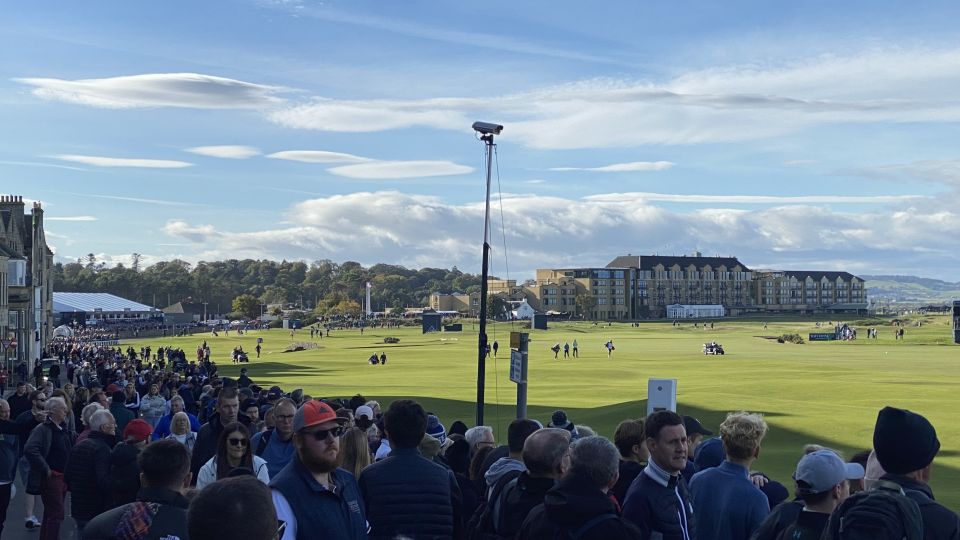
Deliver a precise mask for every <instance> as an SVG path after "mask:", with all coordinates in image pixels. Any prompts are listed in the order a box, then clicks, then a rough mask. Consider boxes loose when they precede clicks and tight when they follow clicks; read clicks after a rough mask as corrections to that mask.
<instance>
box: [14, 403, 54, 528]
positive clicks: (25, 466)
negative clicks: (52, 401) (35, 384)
mask: <svg viewBox="0 0 960 540" xmlns="http://www.w3.org/2000/svg"><path fill="white" fill-rule="evenodd" d="M29 398H30V410H27V411H24V412H22V413H20V415H19V416H17V417H16V419H15V420H14V423H16V424H17V431H18V433H19V437H20V463H19V467H20V479H21V480H22V481H23V483H24V486H25V489H24V491H26V492H27V493H26V495H24V497H23V502H24V507H25V510H26V513H25V515H26V521H25V523H24V525H25V526H26V527H27V528H28V529H36V528H38V527H40V520H39V519H37V516H36V515H34V508H35V507H36V503H37V496H38V495H40V489H41V484H40V481H39V480H40V477H39V476H34V475H32V474H30V460H29V459H27V456H26V455H25V454H24V450H25V448H26V445H27V440H28V438H29V436H30V434H31V433H33V430H34V428H36V427H37V426H38V425H40V424H42V423H43V422H44V421H45V420H46V418H47V412H46V410H45V405H46V402H47V395H46V394H44V393H43V392H42V391H40V390H34V391H32V392H30V396H29ZM31 479H34V480H35V481H34V482H33V483H32V484H31V481H30V480H31Z"/></svg>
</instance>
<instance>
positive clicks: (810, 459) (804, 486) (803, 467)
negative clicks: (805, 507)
mask: <svg viewBox="0 0 960 540" xmlns="http://www.w3.org/2000/svg"><path fill="white" fill-rule="evenodd" d="M863 474H864V471H863V467H862V466H861V465H860V464H859V463H844V462H843V460H842V459H840V456H838V455H837V454H836V453H835V452H833V451H831V450H817V451H816V452H811V453H809V454H807V455H805V456H803V458H802V459H801V460H800V463H798V464H797V472H795V473H794V474H793V479H794V480H796V481H797V493H799V494H801V495H813V494H815V493H823V492H824V491H829V490H831V489H833V487H834V486H836V485H837V484H839V483H840V482H843V481H844V480H859V479H861V478H863Z"/></svg>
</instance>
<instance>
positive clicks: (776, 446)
mask: <svg viewBox="0 0 960 540" xmlns="http://www.w3.org/2000/svg"><path fill="white" fill-rule="evenodd" d="M901 320H902V321H903V322H904V334H905V335H904V339H903V340H896V339H895V337H894V328H895V327H894V326H892V325H891V322H890V320H889V319H869V320H847V321H846V322H847V323H849V324H850V326H852V327H854V328H856V329H857V330H858V334H859V336H860V337H859V339H857V340H854V341H829V342H819V341H818V342H809V341H807V342H805V343H802V344H794V343H778V341H777V339H776V338H777V337H779V336H781V335H783V334H793V333H796V334H800V335H801V336H802V337H803V338H804V340H806V339H807V336H808V334H809V333H811V332H821V331H830V332H832V325H831V324H830V323H829V322H828V321H827V320H826V319H823V320H822V322H823V325H824V327H823V328H822V329H818V328H816V327H815V322H814V321H813V320H799V319H790V320H775V319H766V320H717V321H714V322H713V328H712V329H711V328H709V327H708V328H704V326H703V324H702V323H701V324H698V325H697V327H694V323H693V322H690V323H687V322H684V323H682V324H681V325H680V326H674V325H673V324H672V323H671V322H670V321H664V322H644V323H641V324H640V325H639V327H634V326H632V325H631V324H629V323H613V324H612V325H608V323H597V324H594V323H592V322H576V323H562V322H561V323H553V322H551V324H550V327H549V329H548V330H545V331H543V330H533V331H531V330H523V331H526V332H529V333H530V347H529V350H530V363H529V377H528V381H529V390H528V403H529V407H528V416H530V417H533V418H536V419H538V420H540V421H541V422H543V423H544V424H546V423H547V422H548V421H549V419H550V415H551V413H552V412H553V411H554V410H556V409H564V410H565V411H566V412H567V416H568V417H569V418H570V420H572V421H573V422H574V423H575V424H586V425H589V426H591V427H592V428H594V429H595V430H596V431H597V433H598V434H600V435H604V436H607V437H611V438H612V436H613V431H614V428H615V427H616V425H617V423H618V422H620V421H621V420H623V419H626V418H639V417H643V416H644V415H645V414H646V397H647V396H646V393H647V380H648V379H649V378H651V377H655V378H674V379H677V381H678V383H677V388H678V392H677V394H678V395H677V402H678V412H680V413H681V414H689V415H692V416H695V417H697V418H699V419H700V420H701V421H702V422H703V424H704V426H706V427H707V429H711V430H713V431H714V432H716V431H717V427H718V425H719V424H720V422H721V421H722V420H723V418H724V416H725V414H726V413H727V412H728V411H735V410H746V411H751V412H761V413H763V414H764V415H765V417H766V419H767V422H768V423H769V425H770V431H769V434H768V435H767V437H766V439H765V440H764V442H763V447H762V450H761V454H760V459H759V460H758V461H757V462H756V464H755V466H754V468H755V469H756V470H759V471H763V472H766V473H767V474H769V475H770V476H771V477H772V478H774V479H776V480H779V481H780V482H783V483H784V484H785V485H787V486H788V487H790V486H792V480H791V474H792V472H793V470H794V468H795V466H796V462H797V460H798V459H799V457H800V454H801V448H802V446H803V445H804V444H806V443H818V444H822V445H826V446H829V447H832V448H835V449H837V450H840V451H842V452H843V453H844V454H845V455H846V456H847V457H849V456H851V455H852V454H853V453H855V452H857V451H860V450H865V449H868V448H870V446H871V443H872V435H873V426H874V421H875V419H876V416H877V411H878V410H879V409H881V408H882V407H883V406H885V405H893V406H896V407H902V408H907V409H910V410H913V411H916V412H919V413H921V414H923V415H925V416H926V417H927V418H929V419H930V421H931V422H932V423H933V424H934V426H935V427H936V429H937V433H938V436H939V438H940V441H941V443H942V449H941V451H940V454H939V455H938V457H937V460H936V461H935V466H934V470H933V473H932V481H931V485H932V486H933V489H934V493H935V494H936V496H937V499H938V500H940V501H942V502H944V503H945V504H946V505H947V506H949V507H951V508H954V509H956V508H957V507H958V506H960V452H958V445H960V424H958V423H954V421H955V420H956V419H955V418H954V415H956V414H958V413H960V394H958V392H957V389H958V388H960V345H954V344H953V343H952V331H951V326H950V324H951V323H950V321H949V318H948V317H944V316H915V317H913V318H905V319H901ZM918 321H919V322H921V323H922V326H920V327H917V325H916V323H917V322H918ZM832 322H833V323H835V322H836V321H832ZM765 326H766V328H765ZM871 327H873V328H877V329H878V338H877V339H867V337H866V336H867V331H866V329H867V328H871ZM521 329H522V328H521V323H496V324H491V325H489V326H488V335H489V336H490V338H489V339H490V341H491V342H493V341H494V340H496V341H498V343H499V345H500V349H499V354H498V357H499V358H497V359H493V358H491V359H490V360H488V362H487V377H486V400H485V401H486V408H485V423H486V424H489V425H493V426H495V430H496V437H497V441H498V442H500V441H504V442H505V440H506V426H507V424H508V423H509V422H510V421H511V420H512V419H513V418H514V417H515V414H516V409H515V403H516V385H515V384H513V383H512V382H510V380H509V371H510V366H509V343H510V338H509V335H510V332H511V331H521ZM259 337H262V338H263V344H262V346H263V351H262V354H261V356H260V358H256V355H255V354H254V348H255V346H256V341H257V338H259ZM386 337H396V338H399V342H398V343H393V344H385V343H384V338H386ZM575 339H576V340H577V342H578V344H579V353H580V357H579V358H564V355H563V352H562V351H561V352H560V355H559V358H558V359H554V353H553V352H552V351H551V350H550V348H551V347H553V346H554V344H555V343H560V345H561V346H562V345H563V344H564V343H565V342H569V343H571V344H572V343H573V340H575ZM204 340H206V341H207V342H208V343H209V345H210V347H211V350H212V354H213V357H212V358H213V360H214V361H215V362H216V363H217V365H218V366H219V371H220V374H221V376H236V375H237V374H238V373H239V370H240V367H241V365H237V364H233V363H232V361H231V358H230V353H231V351H232V349H233V348H234V347H235V346H236V345H241V346H242V347H243V349H244V350H245V351H247V352H248V353H250V356H251V359H250V363H249V364H242V366H244V367H248V368H249V375H250V377H251V378H252V379H253V380H254V382H255V383H256V384H258V385H260V386H265V387H269V386H271V385H279V386H281V387H282V388H283V389H284V390H285V391H290V390H292V389H295V388H302V389H304V391H305V392H306V393H307V394H309V395H311V396H313V397H350V396H352V395H353V394H356V393H361V394H363V395H364V396H366V397H367V398H368V399H377V400H379V401H380V402H381V403H382V404H383V406H384V408H386V406H387V405H388V404H389V402H390V401H391V400H393V399H396V398H401V397H403V398H413V399H416V400H418V401H420V402H421V403H422V404H423V405H424V406H425V407H426V408H427V410H430V411H433V412H435V413H436V414H438V415H439V416H440V419H441V421H442V422H443V423H444V424H445V425H447V426H449V425H450V423H451V422H453V421H454V420H458V419H459V420H463V421H465V422H466V423H467V424H468V425H472V424H473V420H474V415H475V400H476V380H477V354H476V351H477V330H476V325H475V324H473V323H471V322H470V321H466V322H465V323H464V331H463V332H443V333H429V334H422V333H421V332H420V329H419V327H417V328H414V327H404V328H399V329H397V328H389V329H380V328H367V329H365V331H364V332H363V334H362V335H361V333H360V331H359V330H357V329H352V330H332V331H331V332H330V335H329V337H324V338H323V339H319V338H317V339H314V340H311V338H310V332H309V331H307V330H299V331H297V332H296V335H294V336H293V337H291V335H290V332H289V331H287V330H281V329H273V330H265V331H251V332H248V333H244V334H243V335H240V336H238V335H237V334H236V333H235V332H230V335H229V336H226V335H224V334H223V333H221V334H220V335H219V336H218V337H213V336H212V334H209V333H207V334H197V335H194V336H190V337H182V338H162V339H161V338H157V339H144V340H129V341H125V342H124V346H126V345H127V344H130V345H133V346H135V347H140V346H143V345H150V346H151V347H153V349H154V350H156V348H157V347H159V346H163V347H181V348H183V349H184V350H185V351H186V353H187V357H188V358H193V357H194V351H195V350H196V348H197V346H198V345H199V344H200V343H202V342H203V341H204ZM608 340H613V343H614V345H615V347H616V350H614V351H613V353H612V355H611V356H610V357H609V358H608V356H607V350H606V348H605V347H604V344H605V343H606V342H607V341H608ZM708 341H717V342H719V343H720V344H722V345H723V348H724V349H725V350H726V354H725V355H723V356H719V355H717V356H714V355H710V356H707V355H704V354H703V352H702V347H703V344H704V343H705V342H708ZM305 342H312V343H316V346H317V348H315V349H308V350H303V351H298V352H284V351H285V350H286V349H287V348H288V347H289V346H290V345H291V344H293V343H305ZM374 352H375V353H377V354H378V355H379V354H380V353H386V355H387V357H388V362H387V364H386V365H370V364H369V363H368V362H367V358H368V357H369V356H370V355H371V354H372V353H374Z"/></svg>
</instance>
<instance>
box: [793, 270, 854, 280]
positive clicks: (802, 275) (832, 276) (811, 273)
mask: <svg viewBox="0 0 960 540" xmlns="http://www.w3.org/2000/svg"><path fill="white" fill-rule="evenodd" d="M783 275H785V276H788V277H794V278H797V280H798V281H803V280H805V279H807V277H811V278H813V280H814V281H820V280H822V279H823V278H827V280H828V281H836V280H837V278H843V279H844V281H850V280H851V279H852V278H857V276H855V275H853V274H851V273H850V272H822V271H819V270H784V271H783ZM857 279H860V278H857ZM860 281H863V280H862V279H861V280H860Z"/></svg>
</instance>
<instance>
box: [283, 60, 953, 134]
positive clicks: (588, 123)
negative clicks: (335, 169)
mask: <svg viewBox="0 0 960 540" xmlns="http://www.w3.org/2000/svg"><path fill="white" fill-rule="evenodd" d="M958 85H960V48H958V49H942V50H929V49H922V48H913V49H895V50H866V51H860V52H854V53H851V54H849V55H846V56H821V57H816V58H812V59H808V60H806V61H799V62H794V63H787V64H779V65H768V66H758V65H733V66H726V67H722V68H717V69H708V70H701V71H690V72H687V73H683V74H681V75H679V76H677V77H675V78H673V79H670V80H665V81H645V80H615V79H591V80H585V81H579V82H575V83H571V84H564V85H558V86H553V87H547V88H543V89H540V90H535V91H529V92H522V93H515V94H508V95H504V96H489V97H480V98H463V97H445V98H432V99H417V100H336V99H326V98H315V99H314V100H313V101H311V102H309V103H305V104H299V105H293V106H290V107H285V108H280V109H278V110H276V111H273V112H272V113H270V115H269V118H270V119H271V120H273V121H274V122H276V123H278V124H281V125H284V126H288V127H294V128H301V129H313V130H321V131H347V132H364V131H382V130H389V129H399V128H412V127H428V128H435V129H449V130H458V131H465V132H466V131H468V126H470V123H471V121H472V119H474V118H478V117H483V118H487V119H492V120H496V121H497V122H498V123H502V124H503V125H505V126H506V127H505V129H504V131H503V135H502V137H506V138H507V139H506V140H510V139H512V140H516V141H519V142H520V143H522V144H525V145H527V146H530V147H534V148H546V149H572V148H600V147H631V146H640V145H650V144H694V143H709V142H737V141H747V140H756V139H761V138H766V137H773V136H778V135H783V134H788V133H793V132H796V131H799V130H803V129H806V128H809V127H815V126H822V125H833V124H850V123H857V124H860V123H902V122H956V121H958V120H960V102H958V101H957V100H956V99H955V97H954V89H955V88H956V87H957V86H958Z"/></svg>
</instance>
